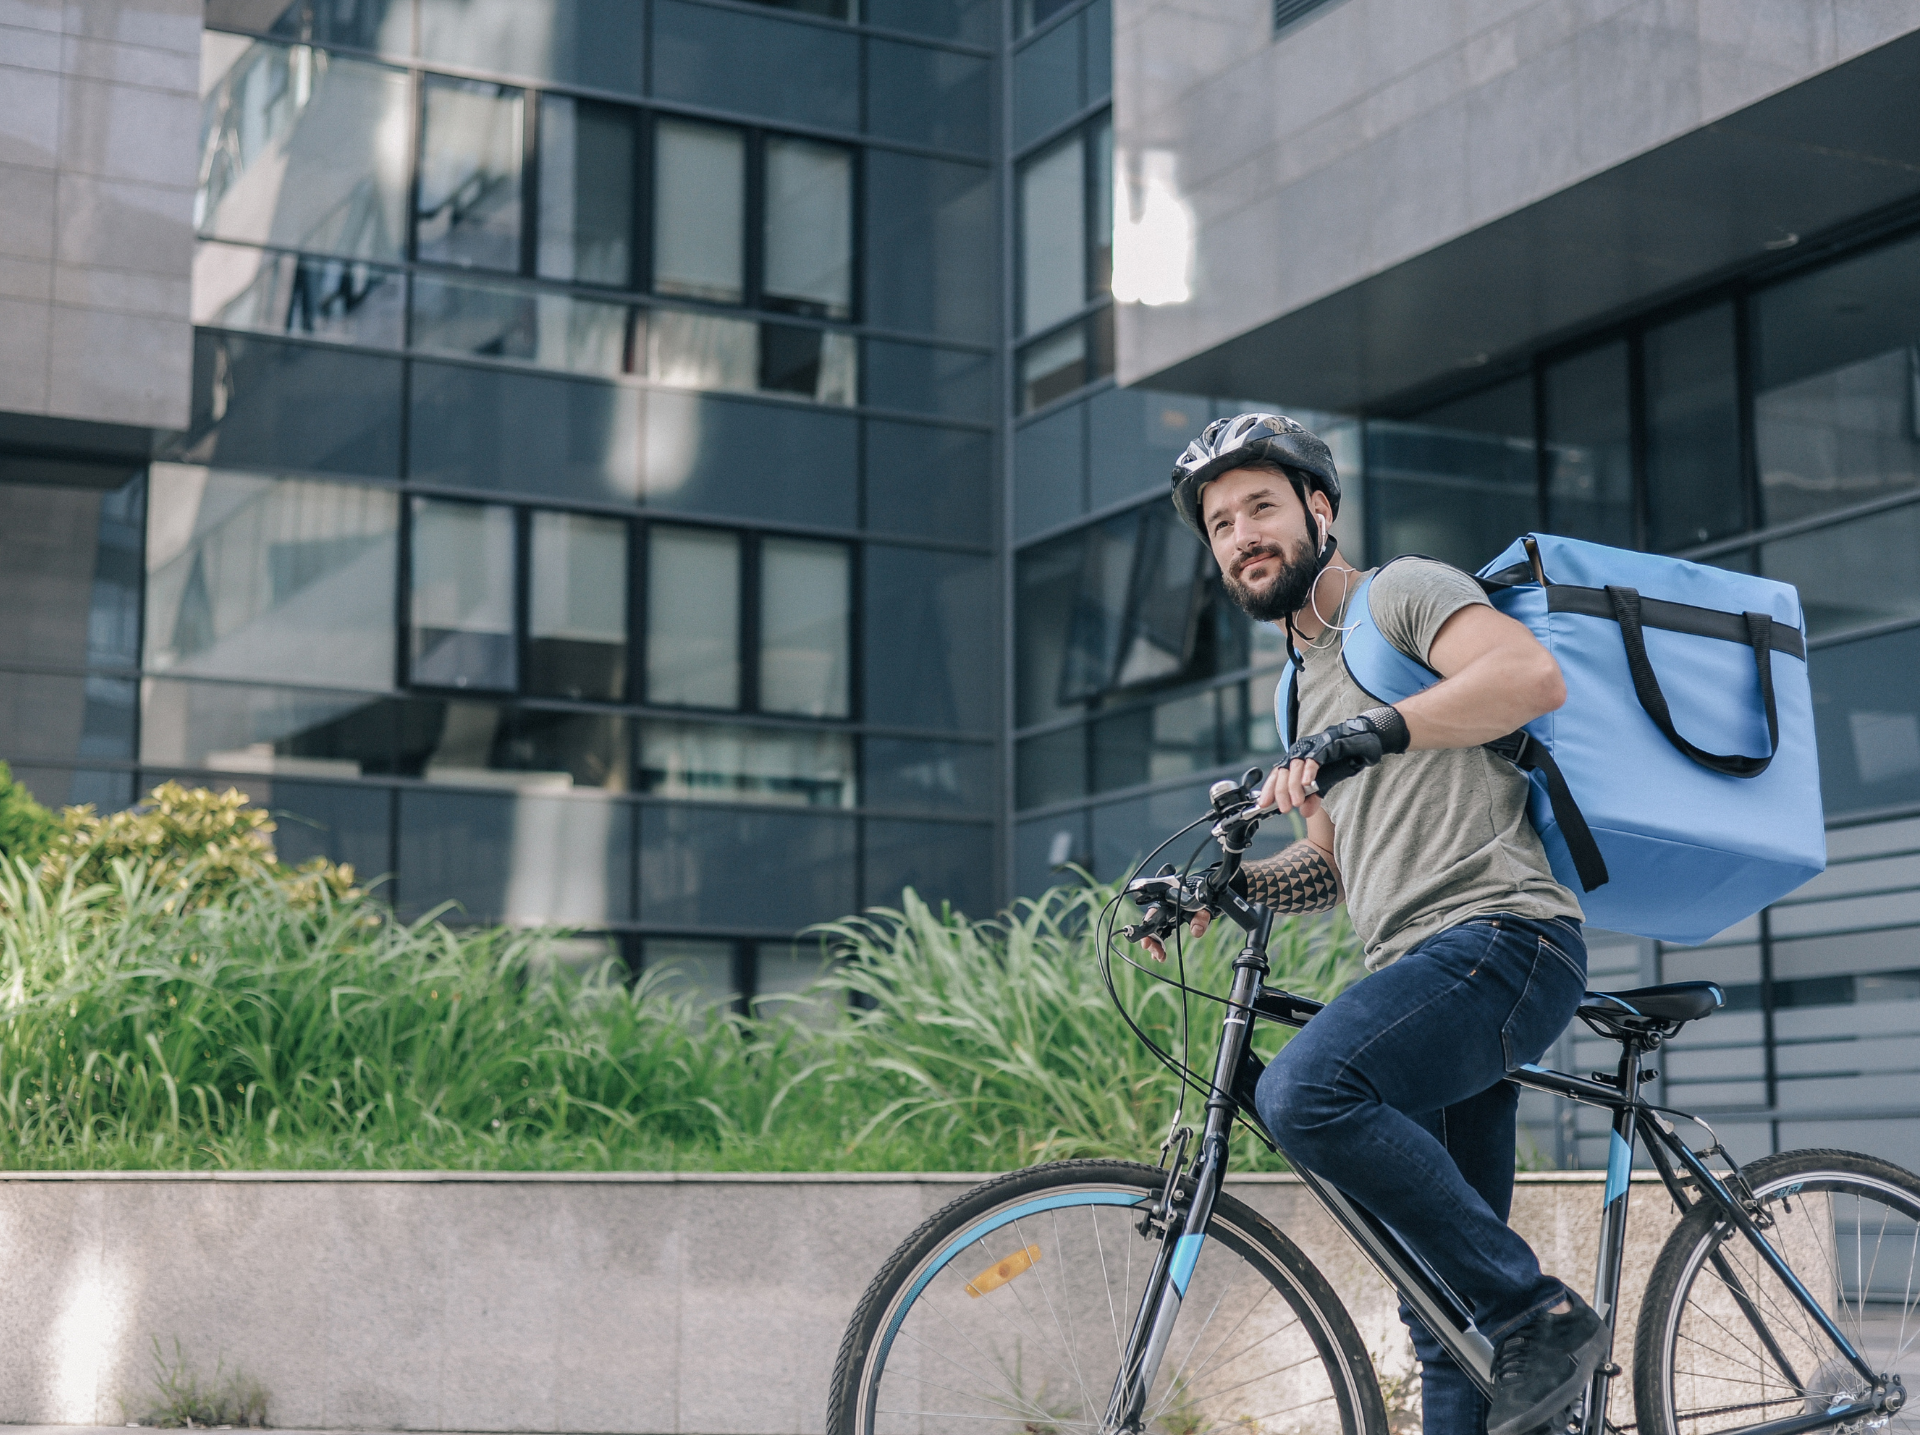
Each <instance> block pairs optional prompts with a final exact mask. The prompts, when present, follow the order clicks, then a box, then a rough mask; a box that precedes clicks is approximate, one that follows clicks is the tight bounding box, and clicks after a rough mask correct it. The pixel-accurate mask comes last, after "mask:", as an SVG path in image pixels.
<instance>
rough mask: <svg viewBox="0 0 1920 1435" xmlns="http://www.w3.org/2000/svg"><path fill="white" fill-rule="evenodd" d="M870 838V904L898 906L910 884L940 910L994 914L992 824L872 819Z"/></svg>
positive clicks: (868, 885)
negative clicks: (983, 825) (947, 908)
mask: <svg viewBox="0 0 1920 1435" xmlns="http://www.w3.org/2000/svg"><path fill="white" fill-rule="evenodd" d="M866 836H867V840H866V859H867V860H866V868H867V872H866V878H867V880H866V889H867V890H866V901H867V904H868V905H870V906H888V907H898V906H899V905H900V902H901V894H902V892H903V890H904V889H906V888H909V887H910V888H912V889H913V891H914V892H915V893H916V894H918V896H919V897H920V899H921V901H923V902H925V903H927V904H928V905H929V906H931V907H932V908H933V909H934V911H936V912H938V911H939V910H940V909H941V908H942V906H948V905H950V906H951V907H952V908H953V909H954V910H955V911H956V912H964V913H966V914H967V915H968V916H989V915H991V914H992V912H993V910H994V901H993V885H994V884H993V829H992V828H990V827H981V826H973V825H963V824H959V823H951V822H899V821H891V820H882V819H879V818H873V819H869V820H868V822H867V824H866Z"/></svg>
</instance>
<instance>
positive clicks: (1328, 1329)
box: [853, 1168, 1379, 1435]
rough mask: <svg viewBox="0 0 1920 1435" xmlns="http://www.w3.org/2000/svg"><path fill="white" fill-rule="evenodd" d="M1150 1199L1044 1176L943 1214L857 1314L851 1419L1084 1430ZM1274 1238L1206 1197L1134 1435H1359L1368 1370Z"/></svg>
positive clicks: (922, 1428) (1100, 1388)
mask: <svg viewBox="0 0 1920 1435" xmlns="http://www.w3.org/2000/svg"><path fill="white" fill-rule="evenodd" d="M1143 1169H1144V1168H1143ZM1147 1179H1148V1180H1152V1179H1153V1177H1152V1173H1149V1175H1148V1178H1147ZM1157 1194H1158V1187H1157V1183H1156V1184H1154V1185H1153V1186H1152V1188H1151V1189H1149V1188H1148V1187H1147V1186H1146V1185H1144V1184H1140V1183H1136V1181H1135V1180H1127V1179H1122V1180H1114V1179H1106V1180H1101V1179H1092V1180H1062V1181H1059V1182H1056V1183H1053V1184H1046V1185H1038V1186H1035V1185H1029V1186H1027V1188H1026V1189H1021V1190H1014V1191H1010V1192H1009V1193H1008V1195H1007V1196H1006V1198H1005V1199H1003V1200H1002V1201H1000V1202H998V1203H996V1204H994V1205H993V1206H991V1207H990V1208H987V1209H975V1210H970V1211H965V1212H962V1213H960V1214H959V1217H958V1219H956V1220H955V1221H954V1222H952V1223H951V1226H950V1228H949V1229H948V1230H946V1231H943V1232H941V1233H940V1234H939V1238H938V1239H937V1240H934V1241H931V1242H929V1243H927V1249H926V1251H925V1253H924V1254H923V1255H922V1256H921V1257H920V1259H919V1260H917V1261H915V1262H913V1263H911V1264H908V1265H906V1266H905V1267H904V1268H903V1269H902V1270H901V1271H900V1272H899V1273H898V1277H897V1279H896V1281H895V1283H894V1289H893V1293H892V1295H891V1297H890V1298H889V1299H887V1300H886V1301H885V1303H884V1305H883V1306H882V1308H881V1310H880V1311H879V1315H878V1319H877V1320H876V1321H875V1322H874V1323H873V1328H872V1329H873V1335H872V1340H871V1343H870V1344H869V1346H868V1349H867V1351H866V1354H865V1359H864V1362H863V1369H862V1371H861V1376H860V1381H859V1385H858V1387H857V1390H856V1392H855V1393H854V1402H853V1403H854V1405H855V1409H856V1420H855V1423H854V1426H853V1428H854V1429H855V1430H856V1431H859V1432H862V1435H909V1432H911V1435H926V1432H931V1431H945V1430H951V1431H977V1432H983V1435H984V1432H993V1431H1007V1432H1013V1431H1021V1432H1036V1435H1037V1432H1048V1435H1052V1432H1059V1435H1067V1432H1073V1431H1087V1430H1095V1431H1097V1430H1099V1429H1100V1428H1101V1424H1102V1420H1103V1418H1104V1416H1105V1413H1106V1409H1107V1404H1108V1400H1109V1398H1110V1396H1111V1394H1112V1391H1113V1387H1114V1379H1115V1375H1116V1373H1117V1371H1118V1368H1119V1363H1120V1360H1121V1352H1122V1350H1123V1349H1124V1347H1125V1344H1126V1342H1127V1339H1128V1337H1129V1334H1130V1333H1131V1330H1132V1326H1133V1322H1134V1318H1135V1315H1136V1313H1137V1312H1138V1310H1139V1306H1140V1301H1141V1295H1142V1290H1143V1287H1144V1285H1145V1282H1146V1280H1147V1278H1148V1276H1149V1273H1150V1272H1151V1270H1152V1268H1153V1264H1154V1260H1155V1257H1156V1256H1157V1254H1158V1252H1159V1249H1160V1238H1159V1236H1158V1235H1155V1234H1147V1235H1143V1234H1142V1233H1141V1231H1140V1229H1139V1227H1140V1224H1141V1216H1142V1209H1143V1207H1144V1206H1145V1205H1146V1204H1147V1203H1149V1202H1150V1201H1151V1200H1152V1199H1153V1198H1154V1197H1155V1196H1156V1195H1157ZM956 1204H958V1203H956ZM1263 1227H1264V1229H1262V1228H1263ZM1276 1236H1277V1233H1276V1232H1274V1231H1273V1230H1272V1228H1271V1227H1266V1225H1265V1222H1263V1221H1261V1220H1260V1218H1259V1217H1257V1216H1256V1215H1254V1214H1253V1213H1252V1212H1250V1211H1248V1210H1246V1208H1244V1207H1242V1206H1240V1205H1239V1203H1237V1202H1234V1201H1232V1200H1231V1199H1230V1198H1223V1199H1222V1200H1221V1201H1220V1202H1219V1203H1218V1204H1217V1205H1216V1208H1215V1213H1214V1219H1213V1221H1212V1223H1211V1225H1210V1226H1209V1229H1208V1233H1207V1238H1206V1240H1205V1242H1204V1244H1203V1246H1202V1248H1201V1251H1200V1255H1199V1259H1198V1261H1197V1262H1196V1263H1195V1265H1194V1268H1193V1274H1192V1277H1191V1280H1190V1283H1189V1284H1188V1287H1187V1292H1186V1298H1185V1301H1184V1303H1183V1305H1182V1307H1181V1318H1180V1322H1179V1324H1178V1326H1177V1327H1176V1328H1175V1333H1174V1338H1173V1341H1172V1343H1171V1345H1170V1346H1169V1348H1168V1352H1167V1356H1166V1359H1165V1360H1164V1361H1163V1363H1162V1366H1161V1369H1160V1371H1159V1373H1158V1376H1157V1377H1156V1379H1155V1382H1154V1385H1153V1388H1152V1390H1151V1392H1150V1394H1149V1398H1148V1401H1147V1407H1146V1418H1145V1420H1144V1422H1143V1428H1144V1429H1146V1430H1149V1431H1155V1432H1164V1435H1201V1433H1202V1432H1206V1431H1214V1430H1218V1431H1227V1430H1232V1431H1234V1432H1236V1435H1260V1432H1263V1431H1271V1432H1274V1435H1280V1432H1288V1435H1293V1433H1294V1432H1298V1435H1322V1432H1324V1435H1365V1432H1366V1430H1367V1428H1368V1423H1367V1422H1366V1421H1365V1419H1364V1415H1363V1413H1362V1412H1364V1411H1366V1410H1367V1409H1368V1408H1369V1407H1368V1404H1367V1396H1368V1395H1369V1394H1370V1395H1371V1396H1372V1402H1373V1404H1375V1405H1377V1404H1378V1399H1379V1397H1378V1394H1377V1393H1376V1392H1373V1391H1372V1390H1371V1379H1372V1371H1371V1364H1370V1362H1369V1361H1368V1359H1367V1357H1366V1354H1365V1352H1364V1350H1363V1349H1361V1348H1360V1347H1359V1343H1358V1340H1357V1337H1354V1336H1353V1335H1352V1333H1351V1331H1352V1328H1351V1323H1350V1322H1349V1321H1347V1320H1346V1317H1345V1314H1344V1312H1341V1313H1340V1314H1339V1315H1338V1316H1336V1317H1334V1318H1332V1319H1330V1318H1329V1312H1328V1310H1327V1307H1328V1306H1330V1305H1331V1306H1333V1307H1334V1309H1335V1310H1337V1309H1338V1307H1337V1303H1335V1302H1334V1301H1333V1300H1332V1296H1331V1292H1330V1291H1328V1290H1326V1289H1325V1288H1324V1287H1325V1283H1324V1281H1321V1280H1319V1278H1318V1276H1317V1273H1312V1272H1311V1267H1310V1266H1308V1267H1306V1268H1305V1273H1303V1272H1302V1271H1300V1270H1297V1269H1293V1268H1292V1267H1293V1266H1294V1265H1295V1264H1296V1263H1297V1264H1298V1265H1300V1266H1305V1262H1304V1260H1303V1259H1302V1258H1301V1257H1299V1255H1298V1253H1297V1252H1293V1251H1291V1250H1290V1249H1289V1250H1288V1251H1284V1252H1283V1251H1279V1250H1276V1249H1275V1247H1276V1239H1275V1238H1276ZM1280 1240H1281V1242H1283V1241H1284V1238H1280ZM1315 1283H1318V1285H1319V1286H1320V1287H1321V1289H1320V1290H1319V1291H1316V1290H1314V1289H1312V1287H1313V1285H1314V1284H1315ZM1342 1327H1344V1329H1343V1328H1342ZM1363 1380H1364V1381H1365V1386H1364V1387H1363V1385H1362V1381H1363Z"/></svg>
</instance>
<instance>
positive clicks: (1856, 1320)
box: [1633, 1150, 1920, 1435]
mask: <svg viewBox="0 0 1920 1435" xmlns="http://www.w3.org/2000/svg"><path fill="white" fill-rule="evenodd" d="M1741 1174H1742V1176H1743V1177H1745V1179H1746V1181H1747V1183H1748V1185H1749V1186H1750V1187H1751V1188H1752V1190H1753V1193H1754V1195H1755V1196H1756V1197H1757V1198H1758V1199H1759V1201H1760V1204H1761V1207H1762V1209H1763V1210H1764V1211H1765V1212H1766V1213H1767V1215H1768V1216H1769V1217H1771V1226H1770V1228H1768V1229H1766V1231H1765V1234H1766V1236H1767V1240H1768V1242H1769V1244H1771V1245H1772V1246H1773V1247H1774V1249H1775V1250H1777V1251H1778V1252H1779V1253H1780V1254H1781V1256H1782V1257H1783V1258H1785V1260H1786V1262H1787V1265H1788V1267H1789V1268H1790V1269H1791V1270H1792V1271H1793V1274H1794V1276H1795V1277H1796V1278H1797V1279H1798V1280H1799V1281H1800V1282H1801V1284H1802V1285H1804V1286H1805V1287H1806V1289H1807V1290H1808V1292H1809V1293H1810V1294H1811V1295H1813V1296H1814V1298H1815V1299H1816V1300H1818V1301H1819V1302H1820V1304H1821V1306H1822V1308H1823V1309H1824V1310H1825V1311H1826V1312H1827V1314H1828V1315H1829V1316H1830V1317H1831V1318H1832V1319H1833V1322H1834V1324H1835V1325H1836V1326H1837V1327H1838V1328H1839V1329H1840V1332H1841V1333H1842V1334H1843V1335H1845V1336H1846V1338H1847V1339H1848V1340H1849V1341H1851V1342H1852V1343H1853V1345H1854V1347H1855V1348H1856V1349H1857V1350H1858V1351H1859V1352H1860V1353H1861V1355H1862V1357H1863V1358H1865V1359H1866V1361H1867V1362H1868V1363H1869V1364H1870V1365H1872V1366H1873V1369H1874V1371H1875V1372H1876V1373H1877V1374H1879V1373H1894V1374H1899V1373H1901V1370H1902V1368H1903V1367H1905V1368H1906V1369H1907V1373H1909V1374H1920V1360H1917V1359H1916V1355H1920V1352H1916V1351H1915V1350H1914V1343H1915V1340H1916V1337H1920V1176H1915V1175H1914V1174H1913V1173H1912V1172H1910V1171H1905V1170H1902V1169H1901V1168H1900V1167H1898V1166H1895V1165H1894V1164H1892V1163H1891V1162H1889V1161H1882V1160H1880V1159H1879V1158H1878V1157H1874V1156H1863V1155H1860V1154H1858V1153H1856V1152H1851V1151H1825V1150H1813V1151H1785V1152H1781V1153H1780V1154H1779V1155H1776V1156H1766V1157H1762V1158H1761V1159H1760V1160H1758V1161H1755V1162H1753V1163H1752V1164H1751V1165H1748V1166H1745V1167H1742V1168H1741ZM1716 1257H1717V1258H1718V1259H1717V1260H1716ZM1729 1277H1731V1280H1730V1279H1729ZM1742 1296H1744V1297H1745V1299H1744V1302H1743V1301H1742V1299H1741V1297H1742ZM1633 1354H1634V1362H1633V1363H1634V1376H1633V1396H1634V1413H1635V1415H1636V1417H1637V1418H1638V1421H1639V1429H1640V1435H1712V1432H1714V1431H1719V1430H1726V1429H1730V1428H1735V1427H1739V1426H1746V1425H1756V1424H1760V1423H1762V1422H1764V1421H1770V1420H1779V1419H1786V1418H1789V1417H1792V1416H1795V1415H1799V1414H1816V1413H1819V1412H1822V1411H1825V1410H1827V1409H1829V1408H1830V1407H1831V1405H1832V1404H1833V1403H1834V1402H1835V1401H1836V1400H1845V1399H1848V1398H1850V1397H1852V1396H1855V1395H1858V1394H1859V1393H1861V1392H1862V1391H1863V1390H1864V1389H1865V1388H1866V1382H1865V1381H1863V1380H1862V1379H1861V1378H1860V1376H1859V1374H1858V1372H1856V1371H1855V1370H1854V1369H1853V1367H1852V1366H1851V1365H1850V1364H1849V1363H1848V1362H1847V1361H1846V1360H1845V1359H1844V1357H1842V1356H1841V1355H1840V1352H1839V1348H1838V1347H1837V1346H1836V1345H1834V1344H1833V1342H1832V1339H1831V1338H1830V1337H1829V1336H1827V1335H1826V1334H1825V1333H1824V1332H1823V1331H1821V1329H1820V1327H1819V1325H1818V1324H1817V1323H1816V1322H1815V1321H1814V1320H1813V1319H1812V1317H1810V1316H1809V1315H1808V1314H1807V1312H1806V1310H1805V1308H1804V1307H1802V1306H1801V1305H1799V1304H1798V1303H1797V1302H1796V1301H1794V1300H1793V1298H1792V1297H1791V1296H1790V1295H1789V1294H1788V1291H1787V1287H1786V1286H1785V1285H1784V1284H1783V1283H1782V1282H1781V1280H1780V1278H1779V1276H1778V1275H1776V1274H1775V1273H1774V1272H1773V1270H1772V1268H1771V1267H1769V1266H1766V1265H1765V1264H1764V1263H1763V1262H1762V1261H1761V1259H1760V1256H1759V1253H1758V1252H1757V1251H1755V1249H1754V1248H1753V1247H1752V1246H1751V1245H1750V1244H1748V1242H1747V1241H1746V1239H1745V1238H1744V1237H1743V1236H1741V1235H1740V1234H1739V1232H1738V1231H1736V1230H1734V1229H1733V1227H1732V1226H1731V1225H1730V1224H1729V1223H1728V1222H1726V1221H1725V1220H1724V1219H1722V1218H1721V1217H1720V1214H1719V1212H1717V1211H1715V1210H1711V1209H1708V1208H1707V1207H1706V1206H1704V1205H1696V1206H1695V1207H1694V1208H1693V1209H1692V1210H1691V1211H1689V1212H1688V1213H1687V1215H1686V1216H1685V1218H1684V1219H1682V1220H1681V1222H1680V1224H1679V1225H1678V1226H1676V1227H1675V1228H1674V1230H1673V1234H1672V1235H1670V1236H1669V1237H1668V1238H1667V1242H1666V1244H1665V1246H1663V1247H1662V1248H1661V1251H1660V1254H1659V1256H1658V1257H1656V1258H1655V1261H1654V1266H1653V1270H1652V1273H1651V1274H1650V1276H1649V1277H1648V1281H1647V1290H1646V1295H1645V1296H1644V1297H1643V1298H1642V1300H1641V1304H1640V1323H1639V1328H1638V1330H1637V1331H1636V1333H1635V1336H1634V1352H1633ZM1909 1410H1912V1407H1909ZM1863 1424H1864V1422H1849V1423H1846V1424H1841V1425H1836V1426H1832V1427H1828V1428H1829V1429H1832V1430H1835V1431H1838V1432H1841V1435H1845V1432H1847V1431H1849V1430H1854V1429H1858V1428H1861V1426H1862V1425H1863ZM1875 1428H1879V1427H1875ZM1886 1428H1888V1429H1889V1430H1890V1431H1892V1432H1896V1435H1897V1432H1901V1431H1904V1430H1912V1429H1915V1428H1916V1426H1915V1423H1914V1421H1913V1420H1912V1419H1911V1418H1910V1416H1909V1414H1908V1413H1907V1412H1905V1411H1903V1412H1902V1413H1900V1414H1898V1415H1895V1416H1894V1417H1893V1418H1892V1420H1891V1422H1890V1423H1889V1425H1888V1426H1887V1427H1886Z"/></svg>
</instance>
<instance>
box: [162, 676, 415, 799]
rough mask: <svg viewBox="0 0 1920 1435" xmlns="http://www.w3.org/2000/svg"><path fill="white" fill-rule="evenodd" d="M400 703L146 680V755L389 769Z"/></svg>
mask: <svg viewBox="0 0 1920 1435" xmlns="http://www.w3.org/2000/svg"><path fill="white" fill-rule="evenodd" d="M395 706H396V705H395V704H394V703H393V702H392V701H390V700H386V699H382V698H379V697H376V696H370V695H367V694H364V693H330V692H320V691H316V690H313V689H305V688H281V687H261V686H254V685H250V684H239V683H215V682H193V681H185V680H176V679H173V678H148V679H146V680H145V681H143V682H142V683H141V685H140V760H141V761H142V762H143V763H146V764H147V765H148V766H154V767H197V768H207V769H211V770H212V771H215V772H258V773H276V774H280V775H282V776H292V777H323V778H349V777H360V776H362V775H363V774H376V773H390V772H392V771H393V770H394V712H395Z"/></svg>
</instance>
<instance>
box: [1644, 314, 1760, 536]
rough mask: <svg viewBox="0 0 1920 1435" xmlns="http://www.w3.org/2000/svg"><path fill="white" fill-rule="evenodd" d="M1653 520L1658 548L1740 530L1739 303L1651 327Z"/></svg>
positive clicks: (1649, 468) (1647, 351) (1649, 517)
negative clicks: (1736, 331)
mask: <svg viewBox="0 0 1920 1435" xmlns="http://www.w3.org/2000/svg"><path fill="white" fill-rule="evenodd" d="M1643 344H1644V354H1645V361H1646V376H1647V377H1646V384H1647V521H1648V530H1649V531H1648V543H1649V545H1650V546H1652V547H1654V548H1660V549H1671V548H1685V547H1687V546H1688V545H1689V544H1694V543H1706V542H1709V541H1711V540H1712V539H1715V538H1724V537H1726V536H1727V535H1728V534H1731V533H1738V532H1739V531H1740V530H1741V529H1742V528H1744V527H1746V509H1747V505H1746V503H1745V501H1744V497H1743V494H1742V491H1741V490H1742V487H1743V485H1742V480H1741V476H1740V396H1739V386H1738V376H1737V374H1736V371H1735V364H1734V329H1733V305H1732V304H1730V303H1729V304H1716V305H1715V306H1714V307H1713V308H1711V309H1706V310H1703V311H1701V312H1700V313H1698V314H1689V315H1688V316H1687V317H1686V318H1684V319H1678V320H1675V321H1674V322H1673V323H1671V324H1663V325H1661V326H1660V327H1659V328H1656V329H1649V330H1647V333H1646V337H1645V339H1644V340H1643Z"/></svg>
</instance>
